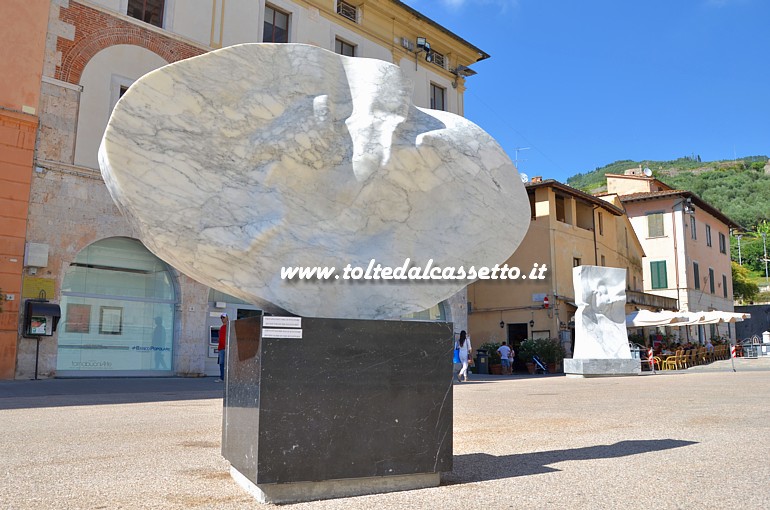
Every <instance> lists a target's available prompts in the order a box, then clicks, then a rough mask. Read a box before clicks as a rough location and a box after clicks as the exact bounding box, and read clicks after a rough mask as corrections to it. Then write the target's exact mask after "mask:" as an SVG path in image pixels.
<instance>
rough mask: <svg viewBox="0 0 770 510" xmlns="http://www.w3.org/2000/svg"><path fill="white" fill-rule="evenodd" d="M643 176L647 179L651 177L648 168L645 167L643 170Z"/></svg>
mask: <svg viewBox="0 0 770 510" xmlns="http://www.w3.org/2000/svg"><path fill="white" fill-rule="evenodd" d="M644 175H646V176H647V177H652V170H650V169H649V168H647V167H645V168H644Z"/></svg>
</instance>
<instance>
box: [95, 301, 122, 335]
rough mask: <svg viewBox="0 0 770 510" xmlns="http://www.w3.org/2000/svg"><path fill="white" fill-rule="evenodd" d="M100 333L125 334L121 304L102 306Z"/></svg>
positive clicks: (100, 309) (100, 310)
mask: <svg viewBox="0 0 770 510" xmlns="http://www.w3.org/2000/svg"><path fill="white" fill-rule="evenodd" d="M99 334H100V335H122V334H123V308H122V307H120V306H102V307H100V308H99Z"/></svg>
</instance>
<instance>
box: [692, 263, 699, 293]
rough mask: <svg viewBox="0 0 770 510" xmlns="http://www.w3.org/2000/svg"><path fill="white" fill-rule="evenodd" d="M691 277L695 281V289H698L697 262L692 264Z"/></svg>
mask: <svg viewBox="0 0 770 510" xmlns="http://www.w3.org/2000/svg"><path fill="white" fill-rule="evenodd" d="M692 277H693V279H694V280H695V288H696V289H700V267H698V263H697V262H693V263H692Z"/></svg>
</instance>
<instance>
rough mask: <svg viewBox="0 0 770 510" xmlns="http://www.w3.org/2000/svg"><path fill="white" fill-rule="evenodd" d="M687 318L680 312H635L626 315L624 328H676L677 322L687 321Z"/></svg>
mask: <svg viewBox="0 0 770 510" xmlns="http://www.w3.org/2000/svg"><path fill="white" fill-rule="evenodd" d="M687 320H688V317H687V316H686V315H684V314H682V313H681V312H672V311H670V310H663V311H660V312H651V311H650V310H637V311H636V312H632V313H630V314H628V315H626V327H629V328H643V327H648V326H676V325H677V323H678V322H681V321H687Z"/></svg>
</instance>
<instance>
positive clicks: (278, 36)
mask: <svg viewBox="0 0 770 510" xmlns="http://www.w3.org/2000/svg"><path fill="white" fill-rule="evenodd" d="M262 42H272V43H287V42H289V14H288V13H286V12H283V11H279V10H278V9H275V8H273V7H270V6H269V5H266V6H265V27H264V33H263V34H262Z"/></svg>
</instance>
